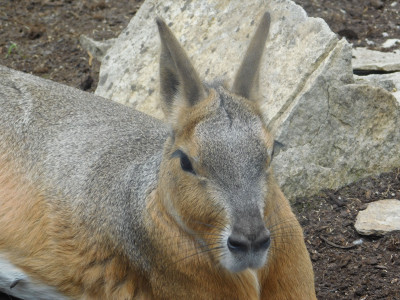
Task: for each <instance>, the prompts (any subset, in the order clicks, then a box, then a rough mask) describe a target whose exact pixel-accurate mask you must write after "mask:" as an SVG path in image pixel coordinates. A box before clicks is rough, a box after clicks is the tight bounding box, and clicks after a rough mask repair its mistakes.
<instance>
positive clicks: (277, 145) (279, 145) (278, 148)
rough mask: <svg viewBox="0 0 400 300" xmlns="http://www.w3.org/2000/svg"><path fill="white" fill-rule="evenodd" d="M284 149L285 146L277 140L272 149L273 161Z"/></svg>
mask: <svg viewBox="0 0 400 300" xmlns="http://www.w3.org/2000/svg"><path fill="white" fill-rule="evenodd" d="M284 148H285V145H284V144H282V143H281V142H278V141H277V140H275V141H274V146H273V147H272V153H271V160H273V159H274V157H275V156H277V155H278V154H279V152H280V151H281V150H282V149H284Z"/></svg>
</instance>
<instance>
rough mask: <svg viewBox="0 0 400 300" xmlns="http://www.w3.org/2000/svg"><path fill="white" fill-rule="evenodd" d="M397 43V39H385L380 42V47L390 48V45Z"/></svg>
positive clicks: (399, 41) (398, 41)
mask: <svg viewBox="0 0 400 300" xmlns="http://www.w3.org/2000/svg"><path fill="white" fill-rule="evenodd" d="M397 43H400V40H399V39H388V40H386V42H384V43H383V44H382V47H383V48H390V47H393V46H394V45H396V44H397Z"/></svg>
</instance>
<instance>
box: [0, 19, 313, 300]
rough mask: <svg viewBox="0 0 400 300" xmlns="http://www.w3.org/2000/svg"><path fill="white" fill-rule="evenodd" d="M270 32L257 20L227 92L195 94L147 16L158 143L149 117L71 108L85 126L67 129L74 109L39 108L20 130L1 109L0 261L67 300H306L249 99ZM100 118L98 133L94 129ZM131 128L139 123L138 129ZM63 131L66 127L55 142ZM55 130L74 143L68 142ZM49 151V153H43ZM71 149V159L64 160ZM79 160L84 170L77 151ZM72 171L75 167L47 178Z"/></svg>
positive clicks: (298, 254) (269, 152) (285, 205)
mask: <svg viewBox="0 0 400 300" xmlns="http://www.w3.org/2000/svg"><path fill="white" fill-rule="evenodd" d="M269 22H270V20H269V15H268V14H265V15H264V17H263V18H262V22H261V25H260V26H259V28H258V30H257V32H256V34H255V37H254V38H253V39H252V42H251V45H250V47H249V50H248V51H247V53H246V57H245V59H244V61H243V64H242V66H241V67H240V68H239V72H238V75H237V77H236V80H235V83H234V86H233V88H232V90H233V91H234V92H235V94H232V93H230V92H229V91H228V89H227V88H226V87H225V86H222V85H217V86H213V85H210V86H203V84H202V83H201V82H200V80H199V77H198V75H197V73H196V72H195V70H194V68H193V67H192V66H191V64H190V62H189V60H188V58H187V56H186V54H185V52H184V51H183V49H182V48H181V47H180V46H179V43H178V41H177V40H176V38H175V37H174V36H173V34H172V32H171V31H170V30H169V29H168V27H167V26H166V25H165V23H164V22H163V21H162V20H157V24H158V26H159V31H160V36H161V44H162V53H161V68H160V75H161V94H162V101H163V102H162V106H163V109H164V112H165V113H166V116H167V118H168V121H169V123H170V126H171V130H170V131H171V133H169V134H167V133H165V134H164V132H168V130H167V129H165V128H166V126H165V127H162V128H161V125H160V124H161V123H158V121H154V120H152V119H151V118H150V117H144V116H142V115H140V114H138V113H133V112H132V111H130V110H129V109H127V108H125V107H122V108H121V107H120V106H114V105H115V104H110V103H108V102H107V101H105V102H101V103H100V102H98V103H97V102H96V101H93V102H89V103H88V105H94V106H96V105H97V106H98V107H99V108H97V107H95V108H93V112H90V111H89V110H90V109H87V110H86V109H85V105H84V104H83V105H82V106H83V107H84V108H83V109H84V110H85V113H87V115H88V116H89V115H90V116H91V118H92V119H90V120H94V121H93V123H90V126H87V124H86V123H83V126H82V127H83V129H81V128H80V127H79V126H78V125H80V124H78V125H76V123H79V122H80V120H81V119H80V117H78V118H77V119H74V121H73V122H71V121H70V120H69V119H68V117H69V116H70V115H78V116H79V113H80V110H79V109H78V108H75V106H76V105H77V103H80V102H79V101H78V102H73V101H75V99H74V100H73V101H71V103H69V101H66V102H67V103H63V104H59V103H58V102H56V101H55V104H52V102H51V100H48V101H47V102H45V105H47V106H49V107H50V109H49V111H45V112H48V114H49V115H46V113H43V112H41V111H40V109H41V108H40V107H41V105H44V104H43V103H41V102H40V101H41V100H40V99H39V100H38V101H37V102H36V100H35V101H33V102H32V103H30V105H31V106H35V105H36V104H37V103H39V104H40V105H39V106H40V107H39V108H38V111H39V112H40V113H39V114H38V116H39V117H36V118H37V119H35V118H34V117H32V120H30V122H31V123H29V122H28V123H27V124H29V126H26V122H25V121H21V120H23V118H22V117H21V115H23V114H19V113H20V111H23V109H21V107H17V108H14V106H15V105H14V103H13V102H12V101H11V104H10V105H9V104H7V105H9V106H10V107H12V109H10V108H9V107H8V106H6V107H7V109H8V110H7V109H5V112H3V114H6V115H5V118H4V119H5V120H8V119H7V118H8V117H9V116H8V112H10V111H11V112H10V113H9V115H10V116H11V117H10V118H9V119H10V120H12V121H11V122H10V121H2V119H1V118H0V130H3V131H4V132H5V131H6V130H9V131H10V133H7V132H5V133H3V135H2V133H1V132H0V138H1V137H3V140H2V141H0V228H1V232H0V254H2V255H4V256H6V257H7V259H8V260H9V261H10V262H12V263H13V264H14V265H16V266H17V267H19V268H21V269H22V270H23V271H24V272H26V274H28V275H29V276H30V277H31V278H32V280H35V281H37V282H41V283H44V284H46V285H48V286H52V287H55V288H56V289H57V290H58V291H59V292H60V293H62V294H64V295H66V296H69V297H70V298H72V299H117V300H119V299H121V300H123V299H154V300H155V299H246V300H247V299H250V300H256V299H273V300H280V299H293V300H295V299H296V300H298V299H300V300H302V299H304V300H308V299H316V297H315V291H314V275H313V270H312V266H311V261H310V258H309V254H308V252H307V249H306V247H305V244H304V238H303V233H302V229H301V228H300V225H299V223H298V221H297V220H296V218H295V216H294V214H293V212H292V211H291V208H290V205H289V202H288V201H287V200H286V198H285V197H284V195H283V193H282V192H281V190H280V188H279V186H278V185H277V183H276V182H275V180H274V178H273V174H272V170H270V164H271V160H272V159H273V149H274V140H273V138H272V136H271V135H270V134H269V132H268V129H267V127H266V125H265V122H264V120H263V116H262V113H261V111H260V108H259V105H258V102H257V101H256V100H254V98H255V97H256V95H257V94H258V92H257V87H258V83H257V81H258V77H259V75H258V69H259V67H258V66H259V64H260V60H261V54H262V50H263V48H264V43H265V40H266V35H267V32H268V29H269ZM13 88H14V87H13ZM17 90H18V89H17ZM0 96H1V93H0ZM50 98H51V97H50ZM51 99H53V98H51ZM0 100H2V99H1V98H0ZM99 101H100V100H99ZM74 103H75V104H74ZM51 105H55V108H53V107H52V106H51ZM62 105H65V106H67V108H66V112H65V111H64V113H60V115H62V117H60V120H59V119H58V117H59V116H58V109H59V107H58V106H62ZM68 105H69V106H70V107H69V106H68ZM0 107H1V102H0ZM22 107H23V106H22ZM74 109H75V110H74ZM1 113H2V112H1V111H0V117H1ZM30 113H31V112H30ZM14 114H15V115H16V117H14ZM31 114H32V115H33V114H34V113H31ZM52 114H54V116H55V121H54V120H53V119H52V117H53V115H52ZM43 115H44V117H43ZM3 116H4V115H3ZM99 117H104V119H102V121H98V119H99ZM114 117H115V118H116V119H113V118H114ZM119 117H121V118H122V119H123V121H120V120H119ZM49 120H53V121H49ZM107 120H110V121H109V123H107V124H106V125H105V129H104V128H103V127H101V125H99V124H100V123H101V122H106V121H107ZM13 122H16V123H17V125H15V128H16V129H15V128H13V126H14V125H13V124H11V125H10V124H9V123H13ZM18 122H21V124H22V125H21V124H20V123H18ZM41 122H43V123H41ZM124 122H126V124H128V125H126V127H124V126H125V123H124ZM131 122H133V123H134V124H135V126H136V127H140V126H141V125H143V123H144V122H148V124H147V125H146V126H147V127H146V126H144V127H143V129H142V128H141V127H140V128H139V131H138V132H136V131H135V130H132V131H130V126H131V125H130V124H131ZM135 122H136V123H135ZM53 123H54V124H53ZM115 123H118V125H115ZM119 123H120V124H119ZM4 124H5V125H4ZM37 124H46V125H45V126H43V127H42V125H37ZM47 124H50V125H49V126H47ZM60 124H61V125H62V126H59V125H60ZM65 124H67V125H68V126H69V125H70V124H73V125H72V126H71V127H68V128H69V131H68V132H66V133H64V131H63V126H66V125H65ZM121 124H122V125H121ZM18 126H20V127H21V128H22V129H20V127H18ZM24 126H26V128H28V129H26V128H25V127H24ZM32 126H33V127H32ZM35 126H38V128H36V127H35ZM132 126H133V125H132ZM135 126H133V127H135ZM78 127H79V130H81V131H79V130H77V129H76V128H78ZM31 128H33V130H32V131H30V134H28V135H26V136H25V131H24V130H31ZM91 128H95V130H93V131H91ZM96 128H98V131H101V132H103V131H104V136H103V135H99V136H97V138H99V139H103V138H104V142H98V141H97V139H96V137H94V138H93V141H92V142H93V145H95V146H92V144H90V145H91V146H90V147H89V146H88V148H89V150H88V149H87V148H85V145H86V142H82V141H81V140H83V138H82V136H86V137H90V138H92V137H93V135H94V134H96V132H97V131H96ZM110 128H111V129H110ZM42 130H43V132H45V131H46V130H48V132H50V133H49V136H50V134H53V133H54V132H55V135H54V136H51V137H52V138H50V141H47V140H44V141H43V140H42V139H45V137H43V136H41V135H40V134H38V136H35V134H36V132H40V133H41V131H42ZM146 130H147V132H146ZM58 131H60V132H61V133H60V134H59V132H58ZM76 132H78V134H76ZM64 134H65V136H66V137H68V140H69V138H70V136H72V138H73V139H76V140H77V141H76V142H75V143H72V144H71V145H72V146H71V145H70V144H68V142H65V141H64V139H63V138H64ZM111 134H115V136H116V137H115V138H114V139H112V138H111V137H109V135H111ZM146 134H148V136H146V137H145V138H143V135H146ZM31 135H32V136H34V137H33V140H31V139H30V136H31ZM150 138H152V139H153V140H151V139H150ZM146 139H148V140H149V141H148V144H146ZM66 140H67V139H66ZM58 141H61V142H60V143H59V144H57V143H56V145H57V148H56V149H55V150H54V148H51V146H50V147H49V146H46V145H52V144H53V142H58ZM31 143H32V145H31ZM46 143H47V144H46ZM142 144H143V145H142ZM160 145H161V146H162V145H163V146H162V147H163V150H161V148H162V147H161V146H160ZM47 147H49V149H50V150H49V149H48V148H47ZM96 147H99V148H100V149H96V150H97V151H93V153H92V152H90V151H92V148H96ZM124 147H125V148H124ZM64 148H65V149H64ZM60 149H61V150H60ZM75 149H78V150H76V152H74V151H75ZM120 149H122V150H120ZM101 150H104V151H103V152H102V151H101ZM52 151H54V152H55V153H54V154H53V153H52ZM64 151H66V152H64ZM68 151H69V152H68ZM118 151H121V152H122V154H123V155H122V156H121V157H120V156H118V155H116V154H115V153H117V154H118ZM161 152H162V153H161ZM65 153H67V154H68V155H65ZM71 153H72V154H73V155H76V156H77V157H78V158H77V159H75V158H74V157H72V158H71V160H68V159H69V157H70V155H71ZM88 153H89V155H88V156H85V157H86V158H87V159H88V160H90V159H92V160H91V161H90V164H89V163H88V165H85V161H84V159H83V158H82V157H81V155H87V154H88ZM96 155H98V156H96ZM65 157H67V158H65ZM158 157H162V159H161V160H160V162H158ZM63 159H65V160H66V161H65V162H64V161H63ZM59 161H61V163H60V165H61V166H62V168H60V169H56V167H59V166H58V163H59ZM71 162H74V163H75V164H76V165H75V166H73V167H75V168H76V169H77V170H78V171H77V172H76V173H74V168H71V169H69V171H68V172H65V174H63V176H61V177H60V178H61V179H60V178H57V176H58V172H63V171H64V169H65V168H68V167H69V166H70V165H71ZM63 163H64V164H63ZM152 168H153V169H154V168H155V169H156V170H153V169H152ZM53 169H54V170H58V171H57V172H55V173H52V172H53ZM148 169H151V171H149V170H148ZM138 172H139V173H138ZM74 176H75V177H74ZM76 178H78V179H79V181H78V182H79V183H78V185H77V184H76V183H75V181H74V180H75V179H76ZM114 180H115V182H114ZM64 181H65V183H64ZM71 189H72V190H71ZM121 191H122V192H121ZM120 192H121V193H120ZM241 264H242V265H243V266H242V265H241ZM261 264H262V265H261Z"/></svg>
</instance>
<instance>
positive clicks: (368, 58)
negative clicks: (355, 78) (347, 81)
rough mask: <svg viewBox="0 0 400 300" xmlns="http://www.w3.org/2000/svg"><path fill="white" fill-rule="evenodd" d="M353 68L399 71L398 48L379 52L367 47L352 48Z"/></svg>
mask: <svg viewBox="0 0 400 300" xmlns="http://www.w3.org/2000/svg"><path fill="white" fill-rule="evenodd" d="M353 68H354V70H378V71H386V72H394V71H400V50H395V51H394V52H380V51H375V50H369V49H367V48H355V49H353Z"/></svg>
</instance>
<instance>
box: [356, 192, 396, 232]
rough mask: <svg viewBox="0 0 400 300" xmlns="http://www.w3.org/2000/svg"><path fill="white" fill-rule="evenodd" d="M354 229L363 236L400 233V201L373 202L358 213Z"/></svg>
mask: <svg viewBox="0 0 400 300" xmlns="http://www.w3.org/2000/svg"><path fill="white" fill-rule="evenodd" d="M354 227H355V228H356V230H357V231H358V233H360V234H363V235H384V234H387V233H389V232H392V231H400V201H399V200H396V199H387V200H380V201H376V202H371V203H370V204H368V207H367V209H365V210H363V211H360V212H359V213H358V215H357V220H356V223H355V224H354Z"/></svg>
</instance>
